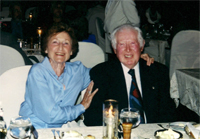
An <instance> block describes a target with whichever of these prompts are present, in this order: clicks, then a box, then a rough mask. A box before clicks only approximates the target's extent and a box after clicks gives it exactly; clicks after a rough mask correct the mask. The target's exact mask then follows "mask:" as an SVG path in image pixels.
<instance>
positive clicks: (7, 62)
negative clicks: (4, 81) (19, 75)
mask: <svg viewBox="0 0 200 139" xmlns="http://www.w3.org/2000/svg"><path fill="white" fill-rule="evenodd" d="M24 65H25V63H24V59H23V57H22V55H21V54H20V53H19V52H18V51H17V50H15V49H14V48H12V47H9V46H6V45H1V44H0V67H1V68H0V75H1V74H2V73H4V72H5V71H6V70H8V69H11V68H14V67H19V66H24Z"/></svg>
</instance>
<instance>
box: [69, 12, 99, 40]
mask: <svg viewBox="0 0 200 139" xmlns="http://www.w3.org/2000/svg"><path fill="white" fill-rule="evenodd" d="M71 15H73V16H71V18H72V19H70V20H69V25H70V26H71V27H72V28H73V29H74V32H75V35H76V37H77V40H78V41H82V42H91V43H95V44H96V38H95V35H94V34H90V33H88V32H89V29H88V27H89V25H88V20H87V18H86V17H85V16H82V15H78V11H76V10H74V13H73V14H71ZM77 15H78V16H77Z"/></svg>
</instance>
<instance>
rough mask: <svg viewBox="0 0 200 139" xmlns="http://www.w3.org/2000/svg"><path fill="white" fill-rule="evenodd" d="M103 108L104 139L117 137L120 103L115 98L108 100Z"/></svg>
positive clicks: (115, 138)
mask: <svg viewBox="0 0 200 139" xmlns="http://www.w3.org/2000/svg"><path fill="white" fill-rule="evenodd" d="M103 107H104V110H103V127H104V128H103V139H117V136H118V131H117V129H118V104H117V101H115V100H111V99H110V100H106V101H105V102H104V106H103Z"/></svg>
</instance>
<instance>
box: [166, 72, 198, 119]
mask: <svg viewBox="0 0 200 139" xmlns="http://www.w3.org/2000/svg"><path fill="white" fill-rule="evenodd" d="M199 88H200V69H178V70H176V71H175V73H174V74H173V76H172V79H171V88H170V94H171V97H172V98H175V99H178V98H180V102H181V104H183V105H185V106H186V107H188V108H189V109H191V110H193V111H194V112H196V113H197V114H198V115H199V116H200V89H199Z"/></svg>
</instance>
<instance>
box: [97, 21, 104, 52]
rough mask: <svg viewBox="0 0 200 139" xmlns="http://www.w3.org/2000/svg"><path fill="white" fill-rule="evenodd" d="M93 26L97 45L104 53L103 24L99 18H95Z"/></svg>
mask: <svg viewBox="0 0 200 139" xmlns="http://www.w3.org/2000/svg"><path fill="white" fill-rule="evenodd" d="M95 26H96V31H97V36H96V40H97V44H98V45H99V46H100V47H101V49H102V50H103V51H104V52H105V32H104V29H103V26H104V23H103V21H102V19H101V18H99V17H97V18H96V20H95Z"/></svg>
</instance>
